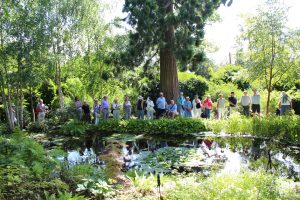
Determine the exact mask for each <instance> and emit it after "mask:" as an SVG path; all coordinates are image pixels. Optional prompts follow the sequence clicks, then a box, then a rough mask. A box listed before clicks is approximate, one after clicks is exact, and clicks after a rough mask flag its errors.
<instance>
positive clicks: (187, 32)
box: [123, 0, 232, 99]
mask: <svg viewBox="0 0 300 200" xmlns="http://www.w3.org/2000/svg"><path fill="white" fill-rule="evenodd" d="M221 2H223V3H224V4H225V3H226V2H227V0H222V1H221V0H206V1H204V0H174V1H173V0H155V1H154V0H125V5H124V10H123V11H124V12H127V13H128V17H127V18H126V20H127V22H128V23H129V24H130V25H131V26H132V27H133V28H134V30H133V31H131V33H130V36H129V37H130V43H129V46H130V50H129V51H130V55H129V56H130V57H131V58H134V61H136V62H134V63H133V64H132V65H138V64H141V63H142V62H144V61H145V59H146V60H149V59H153V58H155V57H156V56H157V55H159V59H160V89H161V91H163V92H164V93H165V96H166V97H167V99H175V98H177V96H178V92H179V91H178V90H179V88H178V75H177V66H176V63H177V61H180V62H184V61H188V60H190V59H192V57H193V55H194V54H193V49H194V48H193V47H194V46H199V45H200V44H201V42H202V40H203V36H204V26H205V22H206V20H207V19H208V17H209V16H211V15H212V14H213V12H214V10H216V9H217V8H218V7H219V6H220V4H221ZM231 3H232V1H229V2H228V4H231Z"/></svg>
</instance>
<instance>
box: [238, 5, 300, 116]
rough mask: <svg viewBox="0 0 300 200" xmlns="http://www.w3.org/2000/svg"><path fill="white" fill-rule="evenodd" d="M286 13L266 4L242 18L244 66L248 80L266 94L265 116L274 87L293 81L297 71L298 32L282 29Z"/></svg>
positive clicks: (298, 52)
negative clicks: (243, 20) (244, 44)
mask: <svg viewBox="0 0 300 200" xmlns="http://www.w3.org/2000/svg"><path fill="white" fill-rule="evenodd" d="M287 12H288V9H287V8H286V7H285V6H284V5H282V4H281V1H279V0H268V1H266V3H265V4H264V6H262V7H260V8H258V9H257V14H256V15H255V16H249V17H248V18H246V25H245V27H244V32H243V35H242V37H243V39H244V40H245V41H246V42H247V44H248V45H247V47H248V49H247V50H246V52H245V54H244V55H245V56H244V57H246V62H245V63H246V64H247V65H248V69H249V72H250V75H251V78H252V79H256V80H260V81H261V83H262V85H263V86H264V88H265V89H266V90H267V91H268V98H267V106H266V113H267V114H268V113H269V110H270V96H271V92H272V90H273V87H274V85H276V84H278V83H283V84H286V83H289V82H291V81H293V80H295V78H296V77H295V76H294V74H297V73H294V72H297V71H299V65H298V64H297V62H298V61H299V56H300V51H299V39H300V38H299V31H294V30H290V29H288V28H287V27H286V21H287Z"/></svg>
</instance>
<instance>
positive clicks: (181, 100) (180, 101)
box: [177, 92, 185, 117]
mask: <svg viewBox="0 0 300 200" xmlns="http://www.w3.org/2000/svg"><path fill="white" fill-rule="evenodd" d="M184 103H185V98H184V96H183V92H180V95H179V96H178V98H177V109H178V112H179V114H180V116H182V117H183V116H184V108H183V105H184Z"/></svg>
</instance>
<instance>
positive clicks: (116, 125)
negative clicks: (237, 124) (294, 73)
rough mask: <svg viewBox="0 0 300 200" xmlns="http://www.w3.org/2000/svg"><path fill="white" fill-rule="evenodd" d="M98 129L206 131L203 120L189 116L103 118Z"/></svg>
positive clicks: (139, 131)
mask: <svg viewBox="0 0 300 200" xmlns="http://www.w3.org/2000/svg"><path fill="white" fill-rule="evenodd" d="M94 128H95V129H96V131H98V132H101V133H130V134H170V135H178V134H182V135H188V134H192V133H197V132H203V131H206V127H205V125H204V123H203V121H201V120H197V119H189V118H176V119H161V120H152V121H150V120H128V121H116V120H102V121H100V123H99V124H98V125H97V126H94Z"/></svg>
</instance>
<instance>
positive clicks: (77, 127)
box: [62, 119, 88, 136]
mask: <svg viewBox="0 0 300 200" xmlns="http://www.w3.org/2000/svg"><path fill="white" fill-rule="evenodd" d="M87 128H88V124H86V123H85V122H82V121H78V120H75V119H71V120H69V121H68V122H67V123H65V124H64V125H63V127H62V130H63V134H64V135H68V136H80V135H83V134H84V133H85V131H86V129H87Z"/></svg>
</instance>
